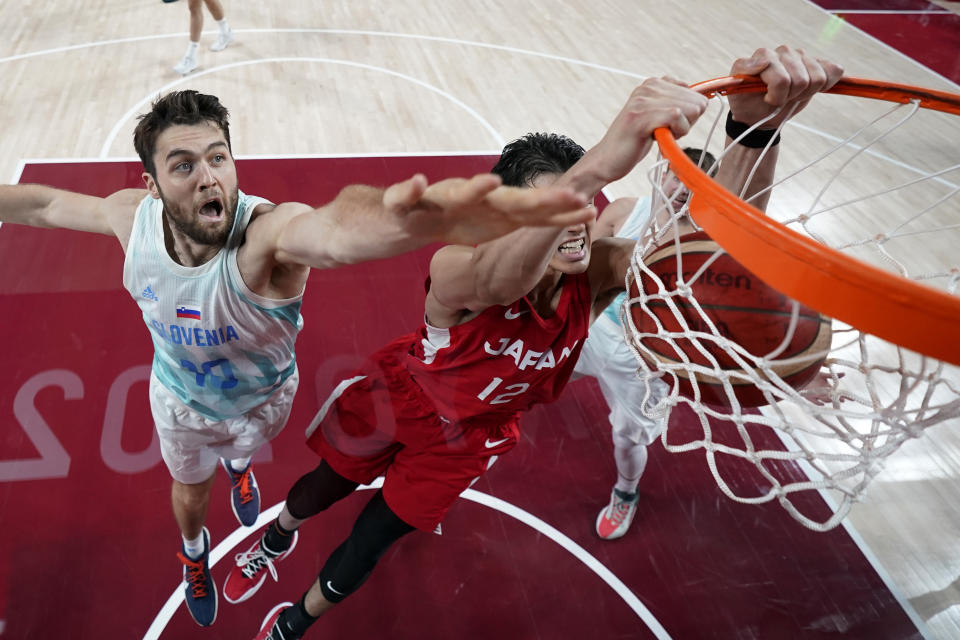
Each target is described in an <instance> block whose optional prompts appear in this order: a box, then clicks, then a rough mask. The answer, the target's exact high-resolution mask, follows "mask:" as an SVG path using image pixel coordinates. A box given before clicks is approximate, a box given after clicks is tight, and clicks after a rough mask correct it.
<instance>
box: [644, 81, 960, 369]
mask: <svg viewBox="0 0 960 640" xmlns="http://www.w3.org/2000/svg"><path fill="white" fill-rule="evenodd" d="M691 88H692V89H695V90H696V91H698V92H700V93H701V94H703V95H705V96H707V97H709V98H712V97H715V96H717V95H728V94H738V93H757V92H760V91H763V90H765V89H766V85H764V84H763V82H761V81H760V80H759V79H758V78H755V77H752V76H728V77H723V78H716V79H714V80H707V81H705V82H701V83H698V84H695V85H692V87H691ZM828 93H836V94H842V95H849V96H857V97H862V98H873V99H877V100H886V101H888V102H898V103H910V102H917V103H918V104H919V106H920V107H922V108H925V109H931V110H934V111H942V112H945V113H951V114H956V115H960V95H954V94H950V93H945V92H941V91H933V90H929V89H922V88H919V87H911V86H907V85H898V84H891V83H888V82H881V81H876V80H866V79H860V78H843V79H841V80H840V81H839V82H838V83H837V84H836V85H835V86H834V87H833V88H832V89H830V90H829V91H828ZM654 135H655V138H656V140H657V143H658V144H659V146H660V152H661V153H662V154H663V156H664V157H665V158H667V160H669V162H670V166H671V169H672V170H673V171H674V173H676V174H677V176H678V177H679V178H680V179H681V180H682V181H683V182H684V184H686V185H687V187H688V188H689V189H690V191H691V192H692V196H691V199H690V212H691V215H692V216H693V218H694V220H696V222H697V224H698V225H700V227H701V228H702V229H703V230H704V231H706V232H707V233H708V234H709V235H710V236H711V237H712V238H713V239H714V240H715V241H716V242H717V243H719V244H720V245H721V246H722V247H723V248H724V249H725V250H726V251H727V252H728V253H730V255H732V256H733V257H734V258H735V259H736V260H737V261H739V262H740V263H741V264H743V265H744V266H745V267H747V268H748V269H750V270H751V271H753V272H754V273H756V274H758V275H759V276H760V277H762V278H763V279H764V280H765V281H766V282H767V283H768V284H770V285H771V286H772V287H774V288H776V289H778V290H779V291H780V292H781V293H784V294H786V295H788V296H790V297H792V298H794V299H795V300H797V301H799V302H802V303H803V304H806V305H809V306H811V307H813V308H815V309H817V310H819V311H820V312H821V313H824V314H827V315H829V316H832V317H834V318H836V319H838V320H841V321H843V322H846V323H847V324H849V325H851V326H854V327H857V328H858V329H860V330H862V331H864V332H866V333H870V334H873V335H875V336H877V337H879V338H883V339H884V340H887V341H889V342H893V343H896V344H899V345H901V346H903V347H906V348H908V349H911V350H913V351H916V352H918V353H922V354H924V355H928V356H932V357H935V358H938V359H940V360H943V361H945V362H949V363H952V364H954V365H960V340H958V339H957V338H956V336H955V333H956V331H957V329H958V328H960V297H957V296H954V295H951V294H950V293H947V292H945V291H940V290H938V289H935V288H933V287H930V286H928V285H925V284H921V283H919V282H915V281H912V280H909V279H907V278H903V277H901V276H899V275H897V274H894V273H891V272H888V271H884V270H882V269H879V268H877V267H874V266H872V265H869V264H867V263H865V262H862V261H860V260H858V259H856V258H853V257H851V256H848V255H845V254H843V253H841V252H839V251H836V250H834V249H831V248H830V247H827V246H825V245H823V244H821V243H819V242H817V241H815V240H813V239H811V238H808V237H807V236H805V235H803V234H801V233H798V232H796V231H794V230H792V229H788V228H787V227H785V226H783V225H781V224H780V223H778V222H776V221H775V220H772V219H770V218H768V217H767V216H766V215H765V214H764V213H763V212H761V211H760V210H759V209H757V208H755V207H753V206H751V205H750V204H747V203H746V202H744V201H743V200H741V199H740V198H738V197H737V196H735V195H734V194H732V193H730V192H729V191H727V190H726V189H724V188H723V187H721V186H720V185H719V184H717V183H716V182H714V181H713V179H711V178H710V177H709V176H707V175H706V174H705V173H703V172H702V171H701V170H700V169H699V168H697V166H696V165H695V164H694V163H693V162H691V161H690V159H689V158H687V156H686V155H685V154H684V153H683V152H682V151H681V149H680V146H679V145H678V144H677V141H676V139H675V138H674V137H673V134H672V133H671V132H670V130H669V129H667V128H660V129H657V130H656V131H655V132H654Z"/></svg>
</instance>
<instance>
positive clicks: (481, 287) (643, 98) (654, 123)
mask: <svg viewBox="0 0 960 640" xmlns="http://www.w3.org/2000/svg"><path fill="white" fill-rule="evenodd" d="M706 107H707V99H706V98H705V97H703V96H702V95H700V94H699V93H697V92H695V91H692V90H691V89H689V88H688V87H687V86H686V85H684V84H683V83H681V82H679V81H677V80H674V79H672V78H649V79H647V80H645V81H644V82H643V84H641V85H640V86H639V87H637V88H636V89H634V91H633V92H632V93H631V94H630V97H629V99H628V100H627V102H626V104H625V105H624V106H623V108H622V109H621V110H620V112H619V113H618V114H617V116H616V117H615V118H614V120H613V122H612V123H611V125H610V126H609V128H608V129H607V132H606V133H605V134H604V136H603V138H602V139H601V140H600V142H598V143H597V144H596V145H595V146H593V147H592V148H591V149H590V150H589V151H587V152H586V153H585V154H584V155H583V157H582V158H581V159H580V160H579V161H577V163H576V164H575V165H574V166H573V167H571V168H570V169H569V170H568V171H567V172H566V173H565V174H564V175H563V176H561V177H560V178H559V179H558V180H557V181H556V182H555V183H554V186H565V187H570V188H572V189H574V190H575V191H576V192H578V193H582V194H584V195H586V196H587V197H589V198H590V199H591V200H592V198H593V197H594V196H595V195H596V194H597V193H598V192H599V191H600V189H602V188H603V187H604V186H606V185H607V184H608V183H610V182H612V181H614V180H618V179H620V178H622V177H624V176H625V175H627V174H628V173H629V172H630V171H631V170H632V169H633V168H634V166H635V165H636V164H637V162H639V161H640V160H641V159H643V157H644V156H645V155H646V154H647V153H648V152H649V151H650V149H651V147H652V145H653V132H654V130H655V129H657V128H659V127H669V128H670V130H671V131H672V132H673V134H674V135H675V136H677V137H680V136H683V135H686V133H687V132H688V131H689V130H690V127H691V126H692V125H693V123H694V122H696V120H697V119H698V118H699V117H700V116H701V115H702V114H703V112H704V111H705V110H706ZM530 191H536V189H530ZM566 232H567V231H566V229H565V228H560V229H553V230H549V229H531V228H525V229H520V230H518V231H514V232H513V233H511V234H510V235H508V236H504V237H503V238H500V239H498V240H494V241H492V242H488V243H485V244H482V245H480V246H478V247H477V249H476V251H475V252H474V253H473V258H472V261H471V263H470V269H471V274H469V277H471V278H472V279H473V281H474V286H473V289H472V291H474V292H475V293H476V294H477V295H478V296H479V297H477V298H476V299H473V300H471V301H470V306H468V307H467V308H469V309H474V310H476V309H478V308H482V306H483V305H484V304H485V302H488V301H489V302H490V304H498V303H499V304H504V303H508V302H512V301H513V300H516V299H517V298H519V297H521V296H523V295H524V294H526V293H527V292H528V291H530V289H531V288H532V287H533V286H534V285H535V284H536V283H537V281H538V280H539V279H540V278H541V277H542V276H543V273H544V270H545V269H546V268H547V265H548V264H549V262H550V259H551V257H552V256H553V254H554V252H555V251H556V250H557V246H558V244H559V243H560V242H562V241H563V235H564V234H565V233H566ZM444 272H445V273H454V272H453V271H452V270H444ZM454 277H456V280H457V281H458V282H461V281H465V280H466V279H467V276H454ZM435 287H436V288H437V291H438V295H440V296H442V289H440V288H439V286H437V285H435ZM453 289H454V291H456V292H462V291H464V289H463V288H462V287H461V286H459V285H458V286H456V287H454V288H453ZM497 301H499V302H497ZM488 306H489V305H488Z"/></svg>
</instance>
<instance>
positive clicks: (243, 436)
mask: <svg viewBox="0 0 960 640" xmlns="http://www.w3.org/2000/svg"><path fill="white" fill-rule="evenodd" d="M299 384H300V372H299V370H296V369H295V370H294V372H293V373H292V374H291V375H290V376H289V377H288V378H287V379H286V380H285V381H284V382H283V384H281V385H280V386H279V387H278V388H277V389H276V390H275V391H274V392H273V393H272V394H271V395H270V397H269V398H267V399H266V400H265V401H264V402H262V403H261V404H259V405H258V406H256V407H254V408H253V409H250V410H249V411H247V413H245V414H243V415H241V416H237V417H236V418H229V419H227V420H224V421H223V431H224V432H225V433H226V437H224V438H222V439H221V440H220V441H218V442H217V443H216V445H215V447H214V449H215V451H216V452H217V454H218V455H219V457H220V465H221V466H222V467H223V469H224V471H225V472H226V473H227V476H228V477H229V479H230V483H231V490H230V506H231V508H232V509H233V515H234V516H236V518H237V520H238V521H239V522H240V524H242V525H243V526H245V527H252V526H253V525H254V524H256V521H257V517H258V516H259V515H260V487H259V485H258V483H257V479H256V476H255V475H254V473H253V464H252V462H251V460H252V458H253V456H254V454H256V452H257V451H258V450H259V449H260V448H261V447H262V446H263V445H265V444H266V443H268V442H269V441H271V440H273V439H274V438H275V437H276V436H277V435H279V434H280V432H281V431H282V430H283V428H284V427H285V426H286V425H287V421H288V420H289V418H290V411H291V410H292V409H293V398H294V396H295V395H296V392H297V388H298V386H299Z"/></svg>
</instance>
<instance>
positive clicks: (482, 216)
mask: <svg viewBox="0 0 960 640" xmlns="http://www.w3.org/2000/svg"><path fill="white" fill-rule="evenodd" d="M227 115H228V114H227V110H226V109H225V108H224V107H223V106H222V105H221V104H220V102H219V100H217V98H216V97H214V96H210V95H203V94H199V93H197V92H196V91H182V92H176V93H171V94H168V95H166V96H164V97H162V98H160V99H159V100H157V102H156V103H154V105H153V107H152V109H151V111H150V112H149V113H147V114H145V115H142V116H141V117H140V122H139V124H138V125H137V128H136V131H135V133H134V146H135V147H136V150H137V153H138V154H139V156H140V159H141V161H142V162H143V167H144V173H143V180H144V183H145V185H146V189H145V190H143V189H126V190H123V191H119V192H117V193H114V194H113V195H110V196H108V197H107V198H96V197H91V196H86V195H81V194H77V193H71V192H67V191H62V190H58V189H53V188H50V187H45V186H40V185H13V186H9V185H7V186H0V221H2V222H6V223H14V224H25V225H31V226H35V227H54V228H66V229H74V230H78V231H90V232H95V233H102V234H106V235H112V236H115V237H116V238H117V239H118V240H119V242H120V246H121V247H122V248H123V250H124V252H125V254H126V259H125V263H124V272H123V282H124V287H125V288H126V289H127V290H128V291H129V293H130V295H131V296H132V297H133V298H134V300H135V301H136V302H137V304H138V305H139V306H140V308H141V310H142V312H143V319H144V322H145V323H146V325H147V329H148V331H149V333H150V337H151V339H152V340H153V344H154V347H155V355H154V359H153V370H152V375H151V380H150V406H151V410H152V413H153V418H154V422H155V424H156V428H157V431H158V433H159V436H160V442H161V451H162V455H163V459H164V462H165V463H166V464H167V467H168V469H169V471H170V474H171V476H172V477H173V488H172V504H173V511H174V516H175V518H176V520H177V524H178V525H179V527H180V531H181V534H182V537H183V543H182V547H181V551H180V553H179V554H178V556H179V558H180V560H181V562H182V563H183V568H184V575H185V579H186V582H187V585H186V602H187V606H188V608H189V609H190V613H191V615H192V616H193V617H194V619H195V620H196V621H197V623H199V624H200V625H201V626H207V625H210V624H213V622H214V620H215V619H216V614H217V589H216V586H215V585H214V583H213V581H212V578H211V576H210V571H209V565H208V554H209V550H210V536H209V532H208V531H207V530H206V528H205V527H204V521H205V519H206V513H207V505H208V503H209V496H210V489H211V487H212V485H213V481H214V477H215V471H216V468H217V466H223V468H224V469H225V470H226V471H227V473H228V474H229V476H230V478H231V482H232V483H233V491H232V492H231V500H232V504H233V507H234V513H235V514H236V516H237V518H238V519H239V520H240V522H241V523H242V524H244V525H247V526H249V525H252V524H253V523H254V522H255V521H256V518H257V515H258V513H259V492H258V490H257V485H256V480H255V479H254V476H253V473H252V471H251V467H250V459H251V457H252V456H253V454H254V453H255V452H256V450H257V449H258V448H259V447H260V446H261V445H263V444H264V443H265V442H267V441H268V440H270V439H271V438H273V437H274V436H275V435H276V434H277V433H278V432H279V431H280V430H281V429H282V428H283V426H284V424H285V423H286V420H287V417H288V416H289V413H290V406H291V402H292V399H293V395H294V393H295V391H296V388H297V380H298V374H297V368H296V359H295V357H294V341H295V340H296V337H297V333H298V332H299V330H300V328H301V326H302V319H301V317H300V301H301V295H302V294H303V290H304V286H305V285H306V281H307V276H308V274H309V271H310V268H311V267H312V268H318V269H329V268H334V267H337V266H341V265H345V264H350V263H355V262H360V261H363V260H372V259H377V258H383V257H387V256H392V255H396V254H399V253H402V252H406V251H410V250H413V249H416V248H419V247H421V246H424V245H426V244H429V243H432V242H437V241H440V242H456V243H480V242H484V241H486V240H490V239H491V238H495V237H497V236H499V235H502V234H504V233H506V232H509V231H511V230H514V229H516V228H518V227H520V226H523V225H526V224H533V225H538V224H546V225H556V224H570V223H578V222H583V221H584V220H586V219H587V218H589V217H591V214H590V211H589V210H588V209H586V208H585V204H586V199H585V198H584V197H583V196H582V195H579V194H576V193H575V192H574V191H573V190H572V189H567V188H557V189H553V190H549V191H536V192H532V191H529V190H521V189H515V188H511V187H501V186H500V180H499V178H497V177H496V176H493V175H490V174H482V175H478V176H475V177H473V178H472V179H469V180H467V179H450V180H444V181H441V182H437V183H435V184H433V185H429V186H428V184H427V181H426V179H425V178H424V177H423V176H422V175H416V176H414V177H413V178H411V179H409V180H407V181H405V182H401V183H398V184H395V185H393V186H391V187H389V188H388V189H386V190H383V189H377V188H373V187H367V186H359V185H356V186H350V187H347V188H345V189H344V190H343V191H341V192H340V194H339V195H338V196H337V197H336V199H334V200H333V202H331V203H329V204H327V205H325V206H322V207H320V208H317V209H314V208H313V207H310V206H307V205H304V204H298V203H286V204H280V205H273V204H271V203H269V202H267V201H266V200H264V199H262V198H257V197H253V196H248V195H246V194H244V193H242V192H240V191H239V189H238V182H237V172H236V167H235V165H234V161H233V156H232V153H231V146H230V133H229V126H228V122H227Z"/></svg>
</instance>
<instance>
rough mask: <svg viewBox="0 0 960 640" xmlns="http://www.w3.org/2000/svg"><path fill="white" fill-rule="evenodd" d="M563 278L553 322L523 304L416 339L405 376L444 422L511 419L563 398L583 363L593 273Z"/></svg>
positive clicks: (524, 301) (488, 311)
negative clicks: (418, 388) (493, 418)
mask: <svg viewBox="0 0 960 640" xmlns="http://www.w3.org/2000/svg"><path fill="white" fill-rule="evenodd" d="M562 278H563V280H562V285H561V286H562V292H561V294H560V302H559V303H558V305H557V310H556V313H554V314H553V316H551V317H549V318H541V317H540V316H539V315H538V314H537V312H536V311H535V310H534V309H533V307H532V306H531V304H530V301H529V300H527V298H526V297H524V298H522V299H520V300H518V301H517V302H514V303H513V304H511V305H509V306H494V307H489V308H487V309H484V310H483V311H482V312H481V313H480V314H479V315H478V316H477V317H475V318H473V319H472V320H470V321H469V322H465V323H463V324H460V325H457V326H454V327H450V328H448V329H438V328H436V327H431V326H429V325H424V326H423V327H421V328H420V330H419V331H418V332H417V333H416V334H414V336H413V344H411V345H410V346H409V350H408V352H407V356H406V358H405V365H406V369H407V370H408V372H409V373H410V374H411V376H412V377H413V379H414V381H415V382H416V383H417V386H419V387H420V388H421V389H422V390H423V392H424V394H425V395H426V396H427V397H428V398H429V399H430V401H431V402H432V403H433V405H434V406H435V407H436V409H437V412H438V413H439V414H440V415H441V416H443V417H445V418H447V419H450V420H457V421H462V420H465V419H468V418H474V417H481V416H504V417H505V416H507V415H512V414H515V413H517V412H520V411H524V410H526V409H529V408H530V407H531V406H533V405H535V404H538V403H541V402H552V401H553V400H555V399H556V398H557V396H558V395H560V392H561V391H562V390H563V388H564V386H566V384H567V381H568V380H569V379H570V374H571V373H572V372H573V367H574V364H576V362H577V358H579V357H580V349H581V347H582V346H583V341H584V340H585V339H586V337H587V329H588V328H589V326H590V308H591V304H592V299H591V296H590V284H589V282H588V279H587V274H586V273H582V274H578V275H564V276H562ZM408 339H409V337H408Z"/></svg>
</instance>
